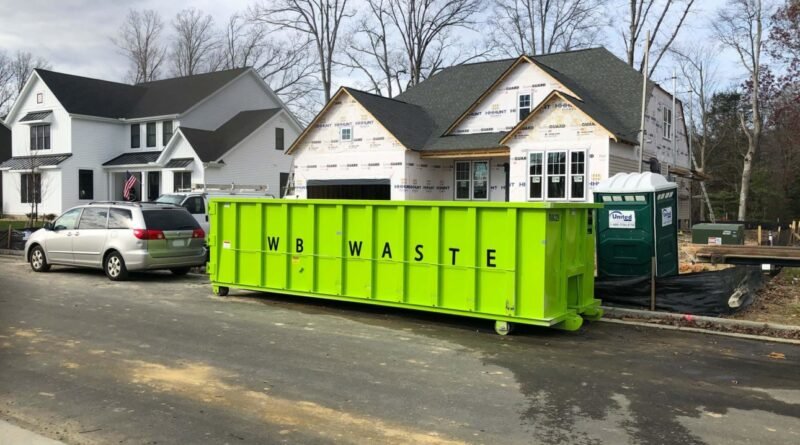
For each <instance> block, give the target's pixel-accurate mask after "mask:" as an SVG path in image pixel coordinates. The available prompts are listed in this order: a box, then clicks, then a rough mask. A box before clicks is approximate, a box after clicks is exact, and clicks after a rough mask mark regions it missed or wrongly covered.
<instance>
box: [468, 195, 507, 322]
mask: <svg viewBox="0 0 800 445" xmlns="http://www.w3.org/2000/svg"><path fill="white" fill-rule="evenodd" d="M476 210H477V217H478V224H477V226H478V227H477V230H476V232H475V234H476V235H477V237H476V243H477V248H476V251H475V260H474V262H475V265H476V268H475V269H474V270H475V271H476V273H477V277H476V281H477V282H476V287H477V289H476V290H477V292H476V295H477V297H478V301H477V305H476V307H475V310H476V311H478V312H483V313H487V314H495V315H511V316H513V315H516V310H515V308H514V264H513V249H511V248H510V246H509V242H508V240H509V238H513V234H514V231H513V229H514V228H513V226H512V224H513V223H512V221H511V220H510V218H509V211H508V209H502V208H501V209H492V208H477V209H476Z"/></svg>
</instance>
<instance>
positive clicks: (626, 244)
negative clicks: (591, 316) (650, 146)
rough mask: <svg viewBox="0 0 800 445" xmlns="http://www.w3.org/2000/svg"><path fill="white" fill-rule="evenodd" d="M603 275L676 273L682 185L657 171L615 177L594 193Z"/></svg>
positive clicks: (599, 272) (627, 275) (599, 186)
mask: <svg viewBox="0 0 800 445" xmlns="http://www.w3.org/2000/svg"><path fill="white" fill-rule="evenodd" d="M594 200H595V202H599V203H603V208H602V209H601V210H598V214H597V215H598V217H597V238H596V239H597V274H598V276H599V277H630V276H645V275H647V276H649V275H650V274H651V268H652V264H651V262H652V259H653V258H655V262H656V276H659V277H665V276H670V275H676V274H677V273H678V225H677V210H678V186H677V184H675V183H674V182H669V181H667V179H666V178H664V177H663V176H661V175H659V174H657V173H650V172H647V173H617V174H616V175H614V176H613V177H611V178H609V179H607V180H605V181H602V182H600V184H598V185H597V187H596V188H595V189H594Z"/></svg>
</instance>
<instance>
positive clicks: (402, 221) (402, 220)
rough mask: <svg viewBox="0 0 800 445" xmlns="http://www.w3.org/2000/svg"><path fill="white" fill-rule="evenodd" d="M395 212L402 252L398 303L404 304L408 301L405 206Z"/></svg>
mask: <svg viewBox="0 0 800 445" xmlns="http://www.w3.org/2000/svg"><path fill="white" fill-rule="evenodd" d="M397 212H398V213H400V218H399V219H400V224H398V225H397V230H399V231H400V246H402V247H401V251H402V252H403V258H402V261H401V262H400V264H401V266H402V270H401V271H400V273H401V276H400V287H401V288H400V299H399V300H398V301H399V302H401V303H405V302H406V301H408V298H407V296H406V290H407V289H408V286H406V280H407V279H408V267H409V261H408V259H407V258H410V256H408V255H406V253H407V252H406V250H407V249H408V246H406V233H407V232H408V221H407V219H406V206H404V205H398V206H397Z"/></svg>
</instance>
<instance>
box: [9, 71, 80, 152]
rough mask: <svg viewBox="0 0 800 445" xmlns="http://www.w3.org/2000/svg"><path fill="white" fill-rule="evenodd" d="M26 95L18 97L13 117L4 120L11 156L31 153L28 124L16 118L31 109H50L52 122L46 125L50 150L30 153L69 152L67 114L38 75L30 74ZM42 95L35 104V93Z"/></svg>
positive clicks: (68, 118)
mask: <svg viewBox="0 0 800 445" xmlns="http://www.w3.org/2000/svg"><path fill="white" fill-rule="evenodd" d="M29 87H30V88H29V89H28V94H26V95H23V96H20V99H19V101H20V102H19V103H18V104H17V106H18V107H19V108H18V109H17V111H16V112H15V113H14V115H13V116H9V117H8V118H9V121H8V122H7V123H6V124H7V125H8V127H9V128H11V155H12V156H31V151H30V145H31V144H30V126H29V125H25V124H24V123H22V124H21V123H19V120H20V119H22V118H23V117H25V115H26V114H28V113H30V112H32V111H45V110H52V111H53V115H52V117H51V119H52V123H51V124H50V150H40V151H35V152H34V154H37V153H38V154H41V155H51V154H60V153H70V151H71V148H72V147H71V146H70V140H71V136H70V120H71V118H70V116H69V114H68V113H67V112H66V110H64V107H62V106H61V104H60V103H59V102H58V100H56V97H55V96H54V95H53V93H52V92H51V91H50V89H49V88H47V85H45V83H44V82H42V81H41V80H40V79H39V77H38V76H36V75H33V77H32V78H31V84H30V85H29ZM39 93H41V94H42V99H43V103H41V104H37V103H36V96H37V94H39Z"/></svg>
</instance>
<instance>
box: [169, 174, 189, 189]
mask: <svg viewBox="0 0 800 445" xmlns="http://www.w3.org/2000/svg"><path fill="white" fill-rule="evenodd" d="M187 175H188V178H189V181H188V182H189V183H188V184H186V178H187ZM178 178H180V180H178ZM191 188H192V172H187V171H176V172H173V174H172V190H173V192H176V193H177V192H180V191H186V190H187V189H188V190H191Z"/></svg>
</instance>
